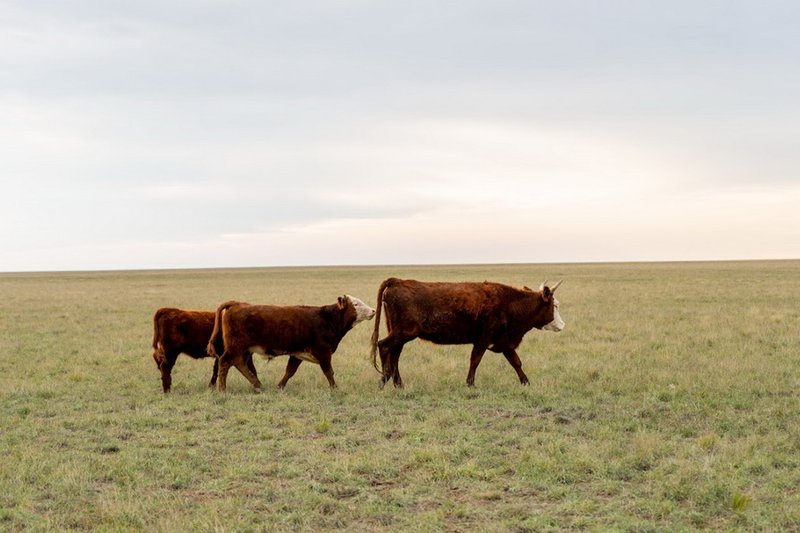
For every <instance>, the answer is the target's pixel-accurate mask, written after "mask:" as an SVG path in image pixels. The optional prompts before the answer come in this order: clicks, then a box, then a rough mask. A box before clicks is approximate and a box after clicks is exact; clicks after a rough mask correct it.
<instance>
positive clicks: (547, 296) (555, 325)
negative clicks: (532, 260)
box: [539, 280, 565, 331]
mask: <svg viewBox="0 0 800 533" xmlns="http://www.w3.org/2000/svg"><path fill="white" fill-rule="evenodd" d="M562 283H563V280H562V281H559V282H558V283H556V284H555V286H554V287H553V288H552V289H551V288H550V287H548V286H547V280H545V281H544V283H542V284H541V285H540V286H539V292H541V293H542V301H543V302H544V304H545V305H547V306H548V307H549V306H552V309H553V320H552V321H550V322H548V323H547V324H545V325H544V326H542V329H546V330H547V331H561V330H562V329H564V325H565V324H564V321H563V320H562V319H561V313H559V312H558V300H557V299H556V296H555V292H556V289H557V288H558V287H559V285H561V284H562Z"/></svg>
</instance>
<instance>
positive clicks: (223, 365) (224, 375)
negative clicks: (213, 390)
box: [217, 350, 231, 392]
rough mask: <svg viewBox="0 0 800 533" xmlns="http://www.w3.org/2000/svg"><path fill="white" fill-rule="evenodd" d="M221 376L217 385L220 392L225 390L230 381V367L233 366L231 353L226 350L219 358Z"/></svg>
mask: <svg viewBox="0 0 800 533" xmlns="http://www.w3.org/2000/svg"><path fill="white" fill-rule="evenodd" d="M217 363H218V365H219V366H218V368H219V376H218V380H217V387H218V388H219V391H220V392H225V388H226V384H227V381H228V369H230V367H231V357H230V353H228V351H227V350H226V351H225V352H223V353H222V355H220V356H219V357H218V358H217Z"/></svg>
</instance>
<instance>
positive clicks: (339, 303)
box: [337, 296, 344, 309]
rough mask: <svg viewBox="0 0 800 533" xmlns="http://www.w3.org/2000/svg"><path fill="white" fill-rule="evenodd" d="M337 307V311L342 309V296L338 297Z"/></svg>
mask: <svg viewBox="0 0 800 533" xmlns="http://www.w3.org/2000/svg"><path fill="white" fill-rule="evenodd" d="M337 305H338V306H339V309H344V296H339V300H338V303H337Z"/></svg>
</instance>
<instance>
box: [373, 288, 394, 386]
mask: <svg viewBox="0 0 800 533" xmlns="http://www.w3.org/2000/svg"><path fill="white" fill-rule="evenodd" d="M394 281H395V278H389V279H387V280H384V282H383V283H381V286H380V288H379V289H378V301H377V304H376V307H375V325H374V326H373V329H372V339H370V353H371V354H372V366H373V368H375V370H376V371H377V372H378V373H379V374H383V370H381V369H380V368H378V335H379V334H380V329H381V311H383V291H385V290H386V288H387V287H389V286H390V285H391V284H392V283H393V282H394ZM381 366H383V363H381Z"/></svg>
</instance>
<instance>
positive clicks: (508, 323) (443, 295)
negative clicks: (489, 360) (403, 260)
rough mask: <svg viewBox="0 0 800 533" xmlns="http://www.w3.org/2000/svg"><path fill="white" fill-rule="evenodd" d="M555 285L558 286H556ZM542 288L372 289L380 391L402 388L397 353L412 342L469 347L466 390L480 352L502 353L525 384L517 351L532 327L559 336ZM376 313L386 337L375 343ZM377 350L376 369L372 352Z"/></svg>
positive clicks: (387, 285) (399, 283)
mask: <svg viewBox="0 0 800 533" xmlns="http://www.w3.org/2000/svg"><path fill="white" fill-rule="evenodd" d="M559 284H560V283H559ZM559 284H557V285H556V286H555V287H553V288H552V289H550V288H549V287H546V286H544V284H542V287H540V288H539V290H538V291H532V290H531V289H529V288H527V287H525V288H523V289H516V288H514V287H509V286H508V285H502V284H499V283H490V282H488V281H485V282H483V283H424V282H420V281H414V280H402V279H397V278H390V279H387V280H386V281H384V282H383V283H382V284H381V286H380V289H378V302H377V313H378V316H377V318H376V319H375V329H374V331H373V334H372V364H373V366H375V369H376V370H378V372H380V373H382V374H383V376H382V378H381V383H380V385H381V387H383V385H385V384H386V382H387V381H389V379H390V378H391V379H392V380H393V381H394V385H395V387H402V386H403V380H402V378H401V377H400V367H399V361H400V352H402V350H403V346H404V345H405V344H406V343H407V342H409V341H411V340H413V339H416V338H418V337H419V338H420V339H423V340H427V341H431V342H433V343H436V344H472V355H471V357H470V365H469V373H468V374H467V385H468V386H470V387H472V386H474V385H475V371H476V369H477V368H478V365H479V364H480V362H481V359H482V358H483V354H484V353H485V352H486V350H487V349H488V350H491V351H493V352H497V353H502V354H503V355H504V356H505V358H506V359H507V360H508V362H509V364H510V365H511V366H512V367H513V368H514V370H516V372H517V376H518V377H519V381H520V383H522V384H523V385H527V384H528V376H526V375H525V373H524V372H523V371H522V362H521V361H520V359H519V356H518V355H517V351H516V350H517V347H518V346H519V344H520V343H521V342H522V338H523V336H524V335H525V334H526V333H527V332H528V331H530V330H531V329H533V328H536V329H549V330H553V331H561V329H563V327H564V322H563V321H562V320H561V315H560V314H559V312H558V300H556V299H555V296H554V295H553V292H554V291H555V289H556V288H558V285H559ZM381 309H385V311H386V327H387V329H388V335H387V336H386V337H385V338H384V339H382V340H381V341H380V342H378V332H379V329H380V318H381ZM378 348H380V354H381V369H380V370H379V369H378V365H377V362H376V353H377V350H378Z"/></svg>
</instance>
